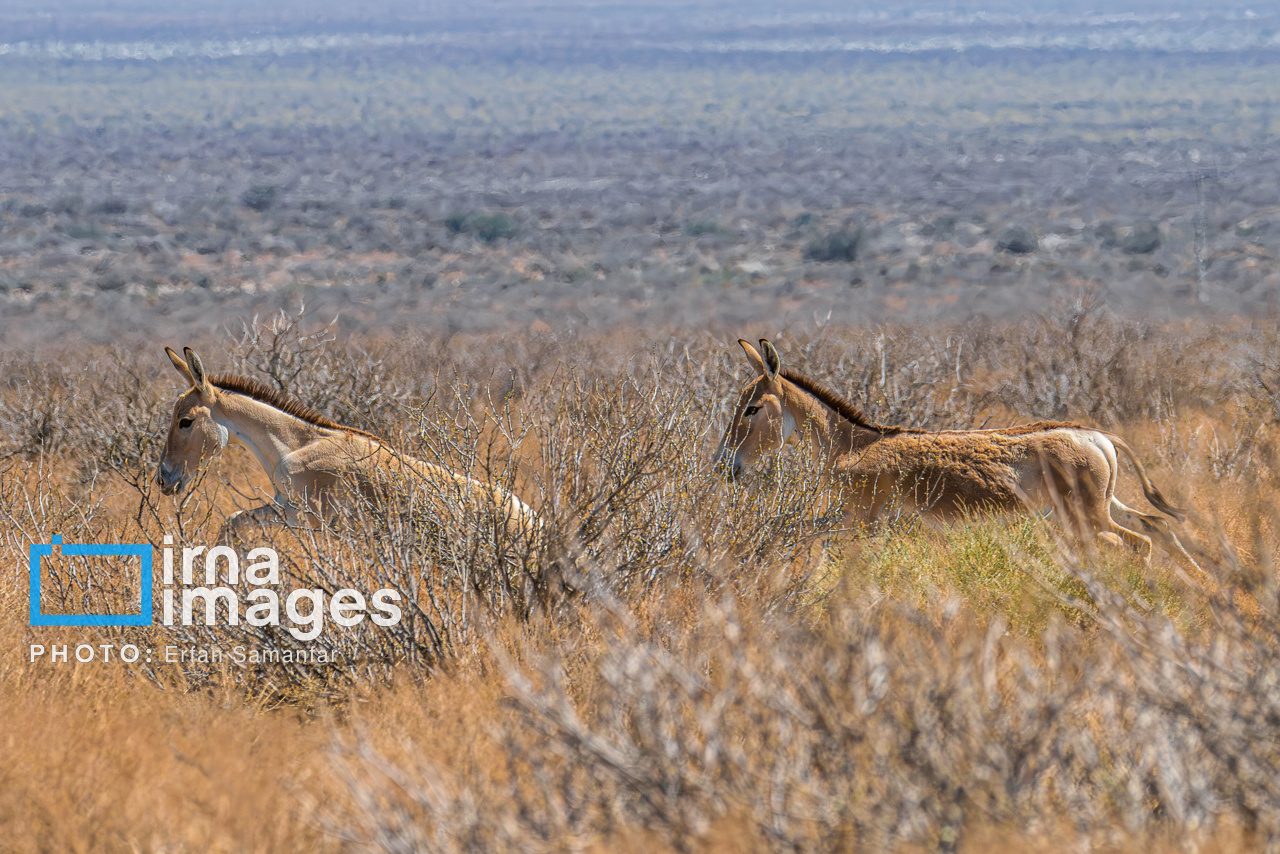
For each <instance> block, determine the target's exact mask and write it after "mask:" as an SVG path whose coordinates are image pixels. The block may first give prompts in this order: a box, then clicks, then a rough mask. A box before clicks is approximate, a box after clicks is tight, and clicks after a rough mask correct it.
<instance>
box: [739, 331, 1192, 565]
mask: <svg viewBox="0 0 1280 854" xmlns="http://www.w3.org/2000/svg"><path fill="white" fill-rule="evenodd" d="M738 343H739V344H741V345H742V349H743V351H745V352H746V354H747V359H748V360H749V361H750V362H751V365H752V367H754V368H755V370H756V371H757V372H758V373H759V376H758V377H756V379H754V380H752V381H751V382H749V383H747V385H746V386H745V387H744V388H743V389H742V393H741V395H740V396H739V398H738V403H737V405H736V407H735V408H734V413H733V420H732V421H731V422H730V424H729V427H728V429H727V430H726V431H725V435H724V439H723V440H722V441H721V443H720V448H719V451H718V452H717V464H718V465H720V466H722V467H723V469H724V471H725V473H726V474H727V476H728V477H729V478H731V479H732V478H737V477H740V476H741V475H742V474H743V473H744V472H745V471H746V470H747V469H748V468H749V467H750V466H752V465H753V464H754V463H755V462H756V460H757V459H759V457H760V456H761V455H762V454H765V453H769V452H773V451H777V450H780V449H781V448H782V447H783V446H784V445H786V444H788V443H794V442H798V441H799V440H800V439H801V437H807V438H808V439H809V440H810V441H811V442H812V443H813V446H814V449H815V450H816V452H817V455H818V457H819V459H822V460H824V461H825V471H826V472H827V473H828V474H829V475H830V476H832V477H833V478H835V479H836V482H837V485H838V487H839V489H840V496H841V501H842V502H843V505H844V515H845V518H846V520H848V521H850V522H853V523H855V524H859V525H871V524H873V523H874V522H875V521H876V519H877V518H878V517H879V516H880V515H881V513H883V512H884V511H885V509H886V508H893V509H894V510H898V511H903V512H907V513H911V514H915V515H917V516H918V517H919V518H920V519H921V521H923V522H924V523H926V524H928V525H931V526H937V525H940V524H945V523H948V522H953V521H958V520H962V519H964V518H966V517H968V516H972V515H974V514H981V513H996V514H1008V515H1017V514H1032V513H1040V512H1043V511H1052V512H1053V513H1054V515H1055V516H1056V517H1057V518H1058V519H1059V521H1060V523H1061V524H1062V526H1063V527H1064V528H1065V529H1066V530H1067V532H1068V533H1069V534H1071V535H1072V536H1074V537H1078V538H1080V539H1083V540H1085V541H1087V542H1088V541H1095V542H1100V543H1107V544H1109V545H1121V544H1123V545H1125V546H1128V547H1129V548H1131V549H1133V550H1134V551H1136V552H1137V553H1138V555H1139V557H1140V558H1141V559H1142V561H1143V562H1144V563H1150V560H1151V542H1152V539H1153V538H1154V539H1155V540H1156V541H1157V542H1159V543H1160V545H1161V547H1163V548H1164V549H1166V550H1167V551H1168V552H1169V553H1170V554H1171V555H1173V556H1174V557H1175V558H1176V559H1181V560H1184V561H1186V562H1187V563H1188V564H1189V565H1190V566H1192V567H1194V568H1195V569H1197V570H1199V569H1200V567H1199V565H1198V564H1196V562H1195V560H1194V559H1192V557H1191V555H1189V554H1188V553H1187V551H1186V549H1184V548H1183V547H1182V544H1181V543H1180V542H1179V541H1178V538H1177V537H1176V536H1175V535H1174V533H1173V531H1172V530H1171V529H1170V527H1169V523H1168V522H1167V521H1166V520H1165V519H1163V518H1161V517H1159V516H1153V515H1147V514H1143V513H1139V512H1137V511H1136V510H1132V509H1131V508H1129V507H1126V506H1125V505H1124V504H1123V503H1121V502H1120V500H1119V499H1117V498H1116V497H1115V488H1116V472H1117V457H1116V451H1117V449H1118V450H1120V451H1121V452H1123V453H1124V455H1125V456H1126V457H1128V458H1129V461H1130V463H1132V464H1133V467H1134V469H1135V470H1136V472H1137V474H1138V480H1139V481H1140V482H1141V483H1142V491H1143V493H1144V494H1145V495H1146V497H1147V500H1148V501H1150V502H1151V504H1152V505H1154V506H1155V507H1156V508H1157V509H1158V510H1160V512H1162V513H1165V514H1167V515H1169V516H1172V517H1173V518H1175V519H1182V518H1183V517H1182V514H1181V513H1180V512H1179V511H1178V510H1176V509H1175V508H1174V507H1172V506H1171V505H1170V504H1169V502H1168V501H1167V500H1165V498H1164V496H1163V495H1161V494H1160V491H1159V490H1158V489H1156V488H1155V486H1153V485H1152V483H1151V481H1150V479H1149V478H1148V477H1147V472H1146V470H1145V469H1144V468H1143V466H1142V463H1141V462H1140V461H1139V460H1138V459H1137V458H1136V457H1135V456H1134V453H1133V451H1132V450H1131V449H1130V448H1129V446H1128V445H1127V444H1125V443H1124V441H1123V440H1121V439H1120V438H1119V437H1118V436H1116V435H1114V434H1112V433H1108V432H1106V431H1105V430H1098V429H1096V428H1093V427H1084V426H1081V425H1079V424H1069V423H1060V422H1053V421H1037V422H1035V423H1032V424H1025V425H1022V426H1019V427H1007V428H1003V429H995V430H943V431H939V432H931V431H925V430H917V429H912V428H907V427H886V426H884V425H881V424H877V423H875V422H873V421H871V420H870V419H869V418H868V417H867V416H866V415H865V414H864V413H863V412H862V410H861V409H859V408H858V407H857V406H855V405H854V404H852V403H850V402H849V401H848V400H845V399H844V398H842V397H841V396H839V395H838V394H836V393H834V392H832V391H831V390H830V389H827V388H824V387H823V386H821V385H819V384H818V383H816V382H814V381H813V380H812V379H810V378H808V377H806V376H804V375H803V374H800V373H797V372H795V371H790V370H784V369H783V367H782V360H781V358H780V357H779V355H778V351H777V350H776V349H775V348H774V346H773V345H772V344H771V343H769V342H768V341H767V340H765V339H763V338H762V339H760V350H759V351H757V350H756V348H755V347H753V346H751V344H750V343H749V342H747V341H744V340H742V339H739V340H738ZM1112 510H1116V511H1119V512H1121V513H1124V514H1128V515H1130V516H1132V517H1134V518H1137V519H1138V520H1139V522H1140V523H1141V525H1142V527H1143V529H1144V530H1145V531H1146V534H1145V535H1144V534H1140V533H1138V532H1136V531H1131V530H1129V529H1128V528H1125V527H1123V526H1121V525H1120V524H1118V523H1117V522H1116V521H1115V519H1114V518H1112V515H1111V512H1112Z"/></svg>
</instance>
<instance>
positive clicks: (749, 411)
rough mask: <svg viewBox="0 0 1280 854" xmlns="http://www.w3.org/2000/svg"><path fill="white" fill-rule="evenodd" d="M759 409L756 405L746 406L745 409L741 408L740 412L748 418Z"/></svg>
mask: <svg viewBox="0 0 1280 854" xmlns="http://www.w3.org/2000/svg"><path fill="white" fill-rule="evenodd" d="M759 411H760V407H758V406H748V407H747V408H746V409H744V410H742V414H743V415H745V416H746V417H747V418H750V417H751V416H752V415H755V414H756V413H757V412H759Z"/></svg>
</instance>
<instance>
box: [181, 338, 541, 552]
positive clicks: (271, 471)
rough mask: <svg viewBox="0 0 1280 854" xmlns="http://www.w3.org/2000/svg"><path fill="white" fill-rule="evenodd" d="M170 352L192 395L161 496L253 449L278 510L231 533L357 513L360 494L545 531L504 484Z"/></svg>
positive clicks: (240, 518)
mask: <svg viewBox="0 0 1280 854" xmlns="http://www.w3.org/2000/svg"><path fill="white" fill-rule="evenodd" d="M165 352H166V353H167V354H168V356H169V359H170V361H171V362H172V363H173V366H174V368H175V369H176V370H177V371H178V373H180V374H181V375H182V376H183V378H184V379H186V380H187V381H188V382H189V383H191V388H190V389H189V390H188V391H186V392H185V393H184V394H182V395H181V396H180V397H179V398H178V401H177V403H175V404H174V408H173V416H172V418H171V420H170V424H169V434H168V437H167V439H166V441H165V452H164V456H163V458H162V459H161V461H160V465H159V467H158V468H157V471H156V482H157V483H159V484H160V488H161V490H162V491H163V492H165V493H166V494H172V493H176V492H178V491H180V490H181V489H182V488H183V487H185V486H186V484H187V483H188V482H189V481H190V479H191V477H192V476H193V474H194V473H195V472H196V471H197V470H198V469H199V468H200V466H201V465H203V464H205V463H206V462H207V461H208V460H209V459H210V458H211V457H212V456H213V455H215V454H217V453H220V452H221V450H222V449H223V448H225V447H226V446H227V445H229V444H238V445H241V446H243V447H246V448H248V449H249V450H250V451H251V452H252V453H253V454H254V456H255V457H256V458H257V460H258V462H259V463H260V464H261V466H262V468H263V470H264V471H265V472H266V473H267V475H268V476H269V477H270V478H271V482H272V485H273V487H274V490H275V494H274V495H273V496H272V500H271V503H269V504H266V505H264V506H262V507H257V508H254V509H253V510H249V511H246V512H245V513H243V514H238V515H237V517H233V519H232V520H231V521H229V522H228V526H229V527H230V528H234V527H235V526H237V525H238V524H243V523H244V522H246V521H250V520H261V521H269V520H278V519H279V518H280V517H282V516H283V518H284V520H285V521H287V522H293V521H297V520H299V519H304V520H307V521H311V522H314V521H316V520H317V519H318V518H320V517H329V516H332V515H333V514H335V513H337V512H340V511H342V510H344V509H351V508H352V505H353V498H355V497H356V496H360V497H362V498H364V499H373V500H385V499H407V500H413V499H416V498H419V497H423V498H425V499H426V501H427V504H428V505H429V506H428V507H427V508H426V509H427V510H428V511H429V512H432V513H435V514H437V515H438V516H447V515H450V514H451V513H452V512H453V511H455V510H463V511H465V512H476V511H480V510H484V509H491V510H494V511H496V512H497V513H498V514H499V516H500V517H501V518H502V519H503V520H505V527H506V534H507V535H509V536H517V535H522V534H523V535H529V534H532V533H533V532H534V531H535V529H536V528H537V516H536V514H535V513H534V512H533V510H532V509H531V508H530V507H529V506H528V505H526V504H525V503H524V502H523V501H521V500H520V499H519V498H518V497H516V496H515V495H514V494H513V493H511V492H510V491H508V490H506V489H504V488H502V487H500V486H496V485H494V484H489V483H484V482H482V481H479V480H476V479H475V478H472V477H468V476H466V475H463V474H459V473H457V472H452V471H449V470H448V469H445V468H443V467H441V466H437V465H434V464H432V463H428V462H425V461H423V460H418V459H414V458H413V457H409V456H406V455H403V454H400V453H397V452H396V451H395V450H393V449H392V448H390V447H388V446H387V445H386V444H384V443H383V442H382V441H381V440H380V439H378V438H377V437H376V436H372V435H370V434H368V433H364V432H362V431H359V430H356V429H354V428H351V427H344V426H342V425H340V424H337V423H335V422H333V421H331V420H329V419H328V418H325V417H324V416H323V415H321V414H320V413H318V412H316V411H315V410H312V409H310V408H309V407H306V406H304V405H302V404H299V403H297V402H296V401H293V400H290V399H288V398H285V397H284V396H283V395H280V394H279V393H278V392H276V391H274V390H272V389H270V388H268V387H266V386H264V385H263V384H261V383H259V382H257V381H256V380H253V379H250V378H247V377H240V376H235V375H226V374H220V375H215V376H209V375H207V374H206V373H205V370H204V365H203V363H202V362H201V360H200V357H199V356H198V355H197V354H196V353H195V352H194V351H193V350H192V349H191V348H189V347H187V348H184V351H183V352H184V354H185V357H186V358H185V360H184V359H183V358H180V357H179V356H178V354H177V353H175V352H174V351H173V350H172V349H170V348H168V347H166V348H165Z"/></svg>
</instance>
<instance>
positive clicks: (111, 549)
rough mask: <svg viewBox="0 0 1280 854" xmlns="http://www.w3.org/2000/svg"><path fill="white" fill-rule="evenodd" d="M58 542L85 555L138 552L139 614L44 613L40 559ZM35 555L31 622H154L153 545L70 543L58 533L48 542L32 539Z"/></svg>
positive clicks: (70, 551) (65, 550)
mask: <svg viewBox="0 0 1280 854" xmlns="http://www.w3.org/2000/svg"><path fill="white" fill-rule="evenodd" d="M55 546H57V547H58V548H60V549H62V554H64V555H72V556H85V557H118V556H121V555H125V556H134V557H138V558H141V559H142V591H141V593H140V594H139V604H140V606H141V607H140V608H139V613H137V614H42V613H40V559H41V558H43V557H51V556H52V555H53V549H54V547H55ZM29 554H30V557H31V625H33V626H149V625H151V546H149V545H146V544H145V543H143V544H133V545H114V544H108V545H93V544H90V545H81V546H76V545H67V546H64V545H63V544H62V537H60V536H58V535H54V536H52V537H50V538H49V544H48V545H41V544H38V543H32V545H31V548H30V551H29Z"/></svg>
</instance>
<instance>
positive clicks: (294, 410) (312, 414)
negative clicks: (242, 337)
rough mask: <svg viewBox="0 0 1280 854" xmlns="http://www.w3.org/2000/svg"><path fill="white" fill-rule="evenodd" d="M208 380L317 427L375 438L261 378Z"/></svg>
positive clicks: (215, 376)
mask: <svg viewBox="0 0 1280 854" xmlns="http://www.w3.org/2000/svg"><path fill="white" fill-rule="evenodd" d="M209 382H211V383H213V385H214V386H216V387H217V388H220V389H222V390H223V391H229V392H232V393H234V394H243V395H244V396H245V397H251V398H253V399H254V400H256V401H259V402H260V403H265V404H267V406H274V407H275V408H276V409H279V410H280V411H281V412H287V413H289V414H290V415H292V416H294V417H295V418H301V419H302V420H303V421H306V422H308V423H309V424H314V425H316V426H317V427H324V428H327V429H329V430H344V431H346V432H348V433H357V434H359V435H361V436H368V437H369V438H371V439H376V438H377V436H374V435H373V434H371V433H366V432H364V431H363V430H357V429H356V428H354V427H348V426H347V425H345V424H339V423H338V422H336V421H334V420H333V419H332V418H329V417H328V416H326V415H325V414H324V413H322V412H321V411H320V410H318V409H312V408H311V407H310V406H307V405H306V404H305V403H301V402H299V401H297V400H294V399H293V398H292V397H289V396H288V395H286V394H284V393H282V392H280V391H278V390H276V389H274V388H272V387H271V386H269V385H267V384H266V383H264V382H262V381H261V380H255V379H253V378H252V377H243V376H240V375H239V374H213V375H211V376H210V377H209Z"/></svg>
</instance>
